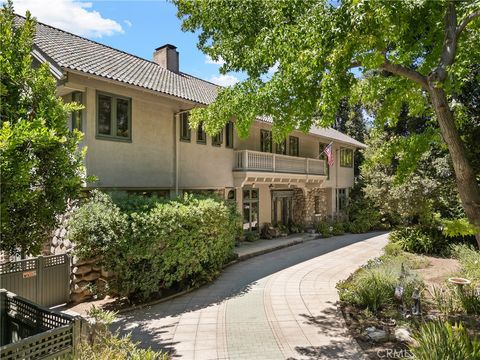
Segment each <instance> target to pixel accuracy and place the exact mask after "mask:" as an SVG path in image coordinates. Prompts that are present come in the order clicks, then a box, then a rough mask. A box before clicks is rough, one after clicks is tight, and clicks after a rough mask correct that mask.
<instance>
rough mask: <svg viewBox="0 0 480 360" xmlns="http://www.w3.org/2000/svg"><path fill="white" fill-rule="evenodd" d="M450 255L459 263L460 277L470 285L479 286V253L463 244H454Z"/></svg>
mask: <svg viewBox="0 0 480 360" xmlns="http://www.w3.org/2000/svg"><path fill="white" fill-rule="evenodd" d="M452 253H453V256H454V257H455V258H456V259H458V261H459V262H460V266H461V270H460V275H461V276H462V277H465V278H467V279H469V280H470V281H471V282H472V284H474V285H480V251H478V250H475V249H474V248H472V247H471V246H468V245H465V244H463V245H461V244H456V245H453V246H452Z"/></svg>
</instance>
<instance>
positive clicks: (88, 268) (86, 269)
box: [72, 265, 92, 275]
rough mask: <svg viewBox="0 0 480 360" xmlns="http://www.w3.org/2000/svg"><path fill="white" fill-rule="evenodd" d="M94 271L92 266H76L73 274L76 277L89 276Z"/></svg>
mask: <svg viewBox="0 0 480 360" xmlns="http://www.w3.org/2000/svg"><path fill="white" fill-rule="evenodd" d="M91 271H92V267H91V266H90V265H81V266H75V267H74V268H73V269H72V273H73V274H75V275H83V274H87V273H89V272H91Z"/></svg>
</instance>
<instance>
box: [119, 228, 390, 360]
mask: <svg viewBox="0 0 480 360" xmlns="http://www.w3.org/2000/svg"><path fill="white" fill-rule="evenodd" d="M386 242H387V235H386V234H382V233H369V234H359V235H344V236H338V237H334V238H330V239H318V240H312V241H309V242H306V243H303V244H300V245H296V246H293V247H290V248H286V249H283V250H278V251H275V252H273V253H269V254H265V255H261V256H258V257H255V258H252V259H249V260H246V261H243V262H240V263H237V264H235V265H233V266H230V267H228V268H227V269H225V271H224V272H223V273H222V275H221V276H220V277H219V278H218V279H217V280H216V281H215V282H213V283H212V284H210V285H208V286H204V287H202V288H200V289H198V290H196V291H194V292H192V293H190V294H187V295H184V296H181V297H179V298H176V299H173V300H171V301H168V302H164V303H161V304H158V305H153V306H151V307H149V308H144V309H139V310H136V311H133V312H130V313H127V314H125V315H122V316H121V318H120V320H119V322H118V324H119V326H120V328H121V329H122V331H129V332H131V333H132V337H133V339H134V340H137V341H141V342H142V346H151V347H152V348H154V349H163V350H165V351H169V352H171V353H172V354H173V357H174V358H178V359H194V360H200V359H231V360H236V359H242V360H254V359H361V358H363V357H362V353H361V352H360V350H359V348H358V346H357V344H356V343H355V341H354V340H353V339H352V338H350V337H349V336H348V334H346V330H345V327H344V326H343V319H342V317H341V314H339V313H338V312H337V310H336V307H335V302H336V300H337V299H338V296H337V292H336V290H335V284H336V283H337V281H338V280H340V279H345V278H346V277H348V275H349V274H350V273H351V272H352V271H353V270H355V269H356V268H357V267H358V266H359V265H361V264H363V263H365V262H366V261H367V260H368V259H370V258H372V257H375V256H378V255H379V254H380V252H381V249H382V247H383V246H384V245H385V244H386ZM146 276H148V275H147V274H146Z"/></svg>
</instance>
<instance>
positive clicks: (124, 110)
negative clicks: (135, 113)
mask: <svg viewBox="0 0 480 360" xmlns="http://www.w3.org/2000/svg"><path fill="white" fill-rule="evenodd" d="M129 108H130V101H128V100H126V99H117V136H120V137H125V138H128V137H130V129H129V123H128V118H129V116H130V109H129Z"/></svg>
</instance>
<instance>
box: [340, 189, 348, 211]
mask: <svg viewBox="0 0 480 360" xmlns="http://www.w3.org/2000/svg"><path fill="white" fill-rule="evenodd" d="M347 205H348V189H337V212H341V211H345V209H346V208H347Z"/></svg>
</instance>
